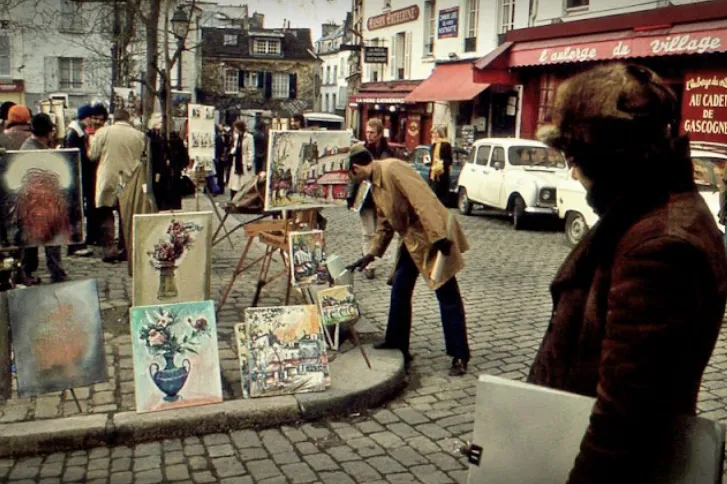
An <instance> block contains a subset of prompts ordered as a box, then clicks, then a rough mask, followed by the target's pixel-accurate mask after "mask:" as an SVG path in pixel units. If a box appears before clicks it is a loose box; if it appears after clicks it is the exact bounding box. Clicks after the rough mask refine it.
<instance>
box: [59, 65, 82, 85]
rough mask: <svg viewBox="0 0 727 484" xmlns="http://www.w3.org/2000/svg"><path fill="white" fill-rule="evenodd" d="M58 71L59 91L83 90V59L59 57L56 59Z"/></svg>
mask: <svg viewBox="0 0 727 484" xmlns="http://www.w3.org/2000/svg"><path fill="white" fill-rule="evenodd" d="M58 68H59V70H60V88H61V89H81V88H83V59H82V58H80V57H60V58H59V59H58Z"/></svg>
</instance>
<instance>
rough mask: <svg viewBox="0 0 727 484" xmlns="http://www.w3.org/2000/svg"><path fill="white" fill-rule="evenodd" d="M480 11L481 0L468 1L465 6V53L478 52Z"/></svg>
mask: <svg viewBox="0 0 727 484" xmlns="http://www.w3.org/2000/svg"><path fill="white" fill-rule="evenodd" d="M479 10H480V0H467V4H466V5H465V39H464V51H465V52H474V51H475V50H477V23H478V18H479Z"/></svg>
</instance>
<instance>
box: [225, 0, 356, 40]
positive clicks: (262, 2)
mask: <svg viewBox="0 0 727 484" xmlns="http://www.w3.org/2000/svg"><path fill="white" fill-rule="evenodd" d="M219 3H220V4H228V5H229V4H243V5H244V4H247V5H248V8H249V9H250V14H252V13H253V12H255V11H258V12H260V13H262V14H265V27H266V28H275V27H282V26H283V19H287V20H290V26H291V27H300V28H309V29H311V36H312V37H313V38H312V40H313V42H315V41H316V39H318V38H319V37H320V36H321V24H322V23H325V22H327V21H329V20H332V21H334V22H335V23H337V24H339V25H340V24H342V23H343V20H344V19H345V18H346V12H348V11H349V10H351V4H352V1H351V0H221V1H220V2H219Z"/></svg>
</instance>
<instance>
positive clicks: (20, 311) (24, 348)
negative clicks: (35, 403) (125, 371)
mask: <svg viewBox="0 0 727 484" xmlns="http://www.w3.org/2000/svg"><path fill="white" fill-rule="evenodd" d="M8 313H9V319H10V328H11V330H12V335H13V350H14V352H15V365H16V368H17V377H18V396H20V397H29V396H34V395H41V394H43V393H52V392H57V391H61V390H66V389H72V388H79V387H85V386H89V385H93V384H95V383H101V382H104V381H106V380H107V379H108V377H107V373H106V356H105V350H104V338H103V329H102V327H101V308H100V306H99V302H98V290H97V288H96V281H95V280H92V279H88V280H83V281H73V282H64V283H60V284H50V285H46V286H36V287H29V288H25V289H16V290H13V291H10V292H8Z"/></svg>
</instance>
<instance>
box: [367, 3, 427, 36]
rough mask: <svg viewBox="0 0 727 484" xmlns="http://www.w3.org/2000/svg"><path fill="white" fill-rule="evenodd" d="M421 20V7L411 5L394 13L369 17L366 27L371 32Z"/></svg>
mask: <svg viewBox="0 0 727 484" xmlns="http://www.w3.org/2000/svg"><path fill="white" fill-rule="evenodd" d="M418 18H419V6H418V5H411V6H409V7H406V8H402V9H399V10H394V11H393V12H387V13H382V14H381V15H376V16H375V17H369V20H368V21H367V22H366V25H367V27H368V29H369V30H376V29H383V28H385V27H393V26H394V25H399V24H405V23H407V22H414V21H415V20H417V19H418Z"/></svg>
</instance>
